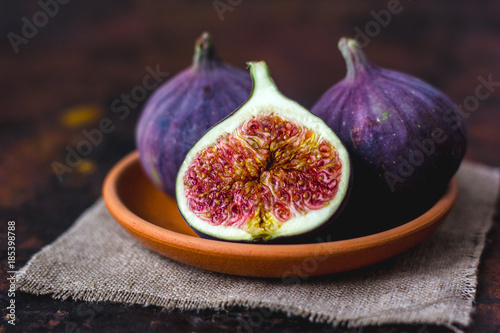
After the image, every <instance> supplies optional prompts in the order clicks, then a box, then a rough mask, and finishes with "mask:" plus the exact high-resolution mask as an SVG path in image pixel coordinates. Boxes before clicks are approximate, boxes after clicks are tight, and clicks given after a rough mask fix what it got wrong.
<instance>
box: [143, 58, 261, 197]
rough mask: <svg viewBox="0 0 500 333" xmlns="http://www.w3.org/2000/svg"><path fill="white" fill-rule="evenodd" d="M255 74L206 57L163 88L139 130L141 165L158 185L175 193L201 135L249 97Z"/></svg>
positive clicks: (152, 100)
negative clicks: (187, 158) (179, 175)
mask: <svg viewBox="0 0 500 333" xmlns="http://www.w3.org/2000/svg"><path fill="white" fill-rule="evenodd" d="M251 87H252V82H251V78H250V75H249V74H248V73H247V72H245V71H243V70H239V69H236V68H234V67H231V66H229V65H227V64H225V63H223V62H222V61H220V60H219V59H204V61H202V62H201V63H199V64H198V66H195V65H193V66H191V67H190V68H187V69H185V70H184V71H182V72H180V73H179V74H177V75H176V76H175V77H174V78H172V79H171V80H169V81H168V82H166V83H165V84H163V85H162V86H160V87H159V88H158V89H157V90H156V91H155V92H154V94H153V95H152V96H151V97H150V98H149V100H148V101H147V103H146V105H145V107H144V109H143V111H142V113H141V116H140V118H139V122H138V125H137V129H136V143H137V148H138V150H139V155H140V160H141V164H142V166H143V169H144V170H145V172H146V174H147V175H148V177H149V178H150V179H151V180H152V181H153V183H154V184H155V185H156V186H157V187H159V188H160V189H162V190H163V191H164V192H166V193H167V194H170V195H172V196H175V179H176V176H177V172H178V170H179V167H180V165H181V164H182V161H183V160H184V157H185V156H186V154H187V152H188V151H189V149H190V148H191V146H193V145H194V144H195V143H196V142H197V141H198V140H199V139H200V138H201V136H202V135H203V134H204V133H205V132H206V131H207V130H208V129H209V128H210V127H212V126H213V125H215V124H216V123H218V122H219V121H220V120H221V119H223V118H225V117H226V116H228V115H229V114H231V113H232V112H233V111H234V110H235V109H236V108H238V107H239V106H240V105H241V104H243V102H244V101H245V100H246V99H247V98H248V96H249V94H250V90H251Z"/></svg>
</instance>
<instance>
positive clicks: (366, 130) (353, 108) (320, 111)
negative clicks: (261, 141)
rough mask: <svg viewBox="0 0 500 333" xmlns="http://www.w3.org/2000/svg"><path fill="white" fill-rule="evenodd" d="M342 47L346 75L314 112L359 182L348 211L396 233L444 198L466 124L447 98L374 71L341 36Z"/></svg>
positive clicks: (464, 139)
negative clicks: (342, 150) (338, 141)
mask: <svg viewBox="0 0 500 333" xmlns="http://www.w3.org/2000/svg"><path fill="white" fill-rule="evenodd" d="M339 49H340V51H341V52H342V55H343V56H344V58H345V60H346V64H347V74H346V77H345V78H344V79H343V80H341V81H340V82H338V83H337V84H335V85H334V86H332V87H331V88H330V89H328V90H327V91H326V92H325V93H324V94H323V95H322V96H321V98H320V99H319V100H318V101H317V102H316V104H315V105H314V106H313V108H312V109H311V112H312V113H314V114H316V115H317V116H319V117H320V118H322V119H323V120H324V121H325V122H326V123H327V124H328V125H329V126H330V127H331V128H332V129H333V130H334V132H335V133H337V135H338V136H339V137H340V139H341V140H342V141H343V142H344V144H345V145H346V148H347V149H348V150H349V153H350V156H351V159H352V162H353V170H354V172H355V175H356V178H355V180H354V185H353V195H352V198H351V200H350V204H349V207H347V209H346V213H347V212H349V214H350V215H351V216H352V217H351V220H358V221H361V220H363V221H366V223H373V217H378V220H379V221H382V220H383V221H386V222H387V228H390V227H392V226H394V225H397V224H398V223H400V222H404V221H408V220H411V219H413V218H415V217H417V216H418V215H420V214H422V213H423V212H425V211H426V210H427V209H428V208H430V206H431V205H432V204H434V203H435V202H436V200H437V199H438V198H439V197H440V196H441V195H442V194H443V193H444V191H445V189H446V186H447V184H448V182H449V181H450V179H451V178H452V177H453V175H454V174H455V172H456V171H457V169H458V167H459V165H460V163H461V161H462V159H463V157H464V154H465V150H466V146H467V137H466V131H465V126H464V122H463V119H462V118H461V117H460V114H459V113H458V110H457V109H456V106H455V105H454V104H453V102H452V101H451V100H450V99H449V98H448V97H447V96H445V95H444V94H443V93H442V92H440V91H439V90H437V89H436V88H434V87H432V86H430V85H429V84H427V83H425V82H423V81H421V80H419V79H417V78H415V77H413V76H410V75H407V74H404V73H400V72H397V71H393V70H388V69H384V68H380V67H377V66H375V65H373V64H372V63H370V62H369V61H368V60H367V59H366V57H365V55H364V54H363V52H362V51H361V49H360V47H359V45H358V44H357V43H356V41H354V40H352V39H347V38H342V39H341V40H340V42H339ZM349 214H346V215H349ZM370 220H372V222H369V221H370Z"/></svg>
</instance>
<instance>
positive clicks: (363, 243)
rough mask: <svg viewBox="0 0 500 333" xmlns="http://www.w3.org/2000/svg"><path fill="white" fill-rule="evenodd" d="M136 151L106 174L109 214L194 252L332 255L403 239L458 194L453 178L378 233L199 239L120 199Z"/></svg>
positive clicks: (432, 220)
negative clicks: (423, 205) (430, 202)
mask: <svg viewBox="0 0 500 333" xmlns="http://www.w3.org/2000/svg"><path fill="white" fill-rule="evenodd" d="M138 160H139V153H138V152H137V151H134V152H132V153H130V154H129V155H127V156H126V157H124V158H123V159H122V160H121V161H120V162H118V163H117V164H116V165H115V166H114V167H113V168H112V169H111V171H110V172H109V173H108V175H107V177H106V179H105V182H104V185H103V197H104V201H105V202H106V205H107V207H108V209H109V210H110V212H111V214H112V215H113V216H114V217H115V218H116V219H117V220H118V222H119V223H120V224H121V225H122V226H123V227H124V228H126V229H128V230H129V232H132V233H137V234H138V235H141V236H142V237H145V238H148V239H152V240H155V241H159V242H160V243H164V244H168V245H169V246H171V247H177V248H185V249H187V250H190V251H193V252H196V253H199V254H200V253H201V254H202V253H210V254H216V253H218V254H221V255H227V256H228V257H235V256H237V257H241V256H257V257H269V256H273V257H274V258H297V257H300V258H305V257H308V256H311V255H332V254H335V253H343V252H351V251H359V250H366V249H369V248H373V247H377V246H380V245H382V244H387V243H391V242H393V241H395V240H398V239H401V238H405V237H408V236H411V235H412V234H415V233H417V232H419V231H421V230H423V229H426V228H429V227H431V226H432V225H434V224H436V223H440V222H442V220H443V219H444V217H445V216H446V214H447V213H448V212H449V211H450V210H451V208H452V206H453V204H454V202H455V200H456V197H457V193H458V186H457V181H456V179H455V178H454V179H452V181H451V182H450V184H449V186H448V189H447V191H446V193H445V194H444V195H443V197H442V198H441V199H440V200H439V201H438V202H437V203H436V204H435V205H434V206H433V207H431V209H429V210H428V211H427V212H425V213H424V214H422V215H421V216H419V217H417V218H416V219H414V220H412V221H410V222H407V223H405V224H403V225H400V226H398V227H395V228H392V229H389V230H386V231H382V232H379V233H375V234H371V235H367V236H362V237H357V238H351V239H345V240H338V241H331V242H325V243H308V244H245V243H231V242H224V241H217V240H208V239H202V238H198V237H194V236H190V235H185V234H181V233H178V232H175V231H171V230H168V229H165V228H162V227H160V226H157V225H155V224H153V223H151V222H148V221H146V220H144V219H142V218H141V217H139V216H137V215H135V214H134V213H133V212H132V211H130V210H129V209H128V208H127V207H126V205H125V204H124V203H123V202H122V201H121V199H120V195H119V193H118V189H117V181H118V179H119V178H120V177H121V176H122V175H123V173H124V171H125V170H126V169H127V168H129V167H131V166H132V165H133V164H134V163H138Z"/></svg>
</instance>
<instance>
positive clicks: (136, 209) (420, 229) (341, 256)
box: [103, 152, 458, 279]
mask: <svg viewBox="0 0 500 333" xmlns="http://www.w3.org/2000/svg"><path fill="white" fill-rule="evenodd" d="M457 192H458V188H457V183H456V180H452V181H451V182H450V184H449V186H448V189H447V191H446V193H445V194H444V195H443V197H442V198H441V199H440V200H439V201H438V202H437V203H436V204H435V205H434V206H433V207H432V208H431V209H429V210H428V211H427V212H426V213H424V214H423V215H421V216H419V217H418V218H416V219H414V220H412V221H410V222H408V223H405V224H403V225H400V226H398V227H395V228H392V229H389V230H386V231H383V232H378V233H375V234H371V235H368V236H363V237H357V238H351V239H345V240H339V241H330V242H323V243H310V244H293V245H289V244H287V245H267V244H240V243H230V242H224V241H215V240H207V239H202V238H199V237H198V236H197V235H196V234H195V233H194V232H193V231H192V230H191V229H190V227H189V226H188V225H187V224H186V223H185V222H184V220H183V219H182V217H181V216H180V214H179V212H178V211H177V206H176V204H175V200H174V199H173V198H171V197H169V196H167V195H165V194H163V193H162V192H161V191H159V190H157V189H156V188H155V187H154V186H153V185H152V183H150V181H149V180H148V178H147V177H146V176H145V174H144V173H143V171H142V168H141V166H140V163H139V154H138V153H137V152H133V153H131V154H129V155H128V156H126V157H125V158H124V159H123V160H121V161H120V162H119V163H118V164H117V165H116V166H114V167H113V169H112V170H111V171H110V172H109V174H108V175H107V177H106V180H105V182H104V186H103V196H104V200H105V202H106V205H107V207H108V209H109V211H110V212H111V214H112V215H113V216H114V217H115V219H116V220H117V221H118V223H120V224H121V226H122V227H123V228H125V229H126V230H127V231H128V232H129V233H130V234H131V235H132V236H133V237H135V238H136V239H137V240H139V241H140V242H141V243H143V244H144V245H146V246H147V247H149V248H150V249H152V250H153V251H156V252H158V253H160V254H162V255H164V256H166V257H168V258H171V259H173V260H176V261H179V262H182V263H185V264H188V265H192V266H195V267H199V268H203V269H207V270H210V271H215V272H221V273H226V274H233V275H242V276H252V277H275V278H283V279H286V278H293V277H296V276H301V277H304V275H307V276H316V275H324V274H331V273H337V272H343V271H348V270H352V269H355V268H361V267H364V266H368V265H371V264H374V263H377V262H380V261H382V260H385V259H388V258H390V257H393V256H395V255H397V254H400V253H402V252H404V251H406V250H408V249H410V248H411V247H413V246H415V245H416V244H418V243H419V242H421V241H422V240H424V239H425V238H426V237H428V236H429V235H430V234H431V233H432V232H433V231H434V230H435V229H436V228H437V227H438V226H439V224H440V223H441V222H442V221H443V219H444V218H445V217H446V215H447V214H448V212H449V211H450V210H451V208H452V206H453V204H454V202H455V199H456V196H457Z"/></svg>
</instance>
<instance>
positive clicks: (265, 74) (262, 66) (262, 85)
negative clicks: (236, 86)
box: [247, 61, 278, 95]
mask: <svg viewBox="0 0 500 333" xmlns="http://www.w3.org/2000/svg"><path fill="white" fill-rule="evenodd" d="M247 65H248V66H249V67H250V75H251V76H252V80H253V88H252V95H254V93H255V91H257V90H260V91H263V90H269V91H271V90H272V91H273V92H278V88H277V87H276V84H275V83H274V81H273V79H272V78H271V76H270V75H269V68H268V67H267V64H266V62H265V61H249V62H247Z"/></svg>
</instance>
